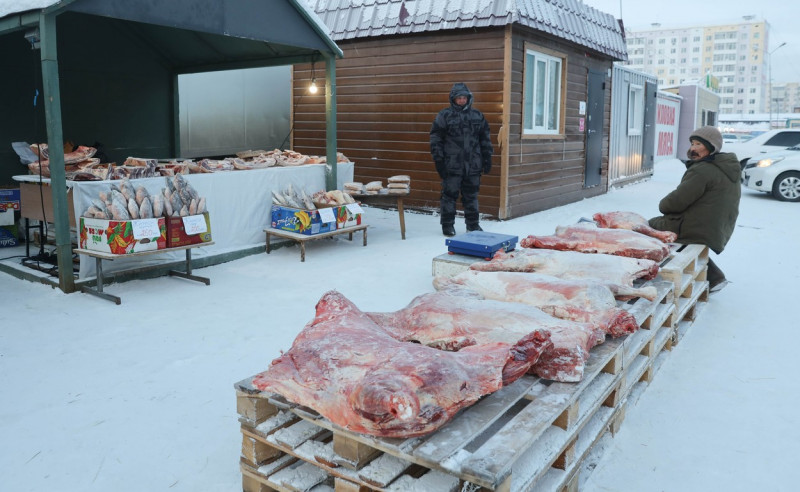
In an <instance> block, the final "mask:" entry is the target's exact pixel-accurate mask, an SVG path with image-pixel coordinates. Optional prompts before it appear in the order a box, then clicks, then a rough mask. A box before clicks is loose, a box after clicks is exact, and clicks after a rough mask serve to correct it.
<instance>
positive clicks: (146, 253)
mask: <svg viewBox="0 0 800 492" xmlns="http://www.w3.org/2000/svg"><path fill="white" fill-rule="evenodd" d="M213 245H214V241H209V242H207V243H198V244H189V245H186V246H175V247H173V248H164V249H156V250H153V251H137V252H136V253H128V254H124V255H118V254H114V253H106V252H105V251H93V250H91V249H83V248H75V249H73V252H74V253H78V254H81V255H86V256H91V257H92V258H100V259H103V260H117V259H119V258H134V257H137V256H152V255H158V254H162V253H171V252H173V251H182V250H186V249H193V248H200V247H203V246H213Z"/></svg>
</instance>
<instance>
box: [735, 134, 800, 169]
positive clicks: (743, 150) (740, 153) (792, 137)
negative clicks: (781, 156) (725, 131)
mask: <svg viewBox="0 0 800 492" xmlns="http://www.w3.org/2000/svg"><path fill="white" fill-rule="evenodd" d="M795 145H800V128H780V129H777V130H770V131H768V132H764V133H762V134H761V135H758V136H755V137H753V138H751V139H750V140H748V141H746V142H737V143H724V140H723V145H722V152H733V153H734V154H736V157H737V158H738V159H739V162H740V163H741V165H742V169H744V166H745V164H747V161H748V160H750V159H751V158H753V157H756V158H758V157H760V156H761V155H762V154H766V153H769V152H774V151H776V150H783V149H786V148H788V147H794V146H795Z"/></svg>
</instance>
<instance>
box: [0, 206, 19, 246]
mask: <svg viewBox="0 0 800 492" xmlns="http://www.w3.org/2000/svg"><path fill="white" fill-rule="evenodd" d="M6 213H9V214H13V213H14V212H11V211H9V212H6ZM12 246H19V239H17V226H16V225H6V226H0V248H10V247H12Z"/></svg>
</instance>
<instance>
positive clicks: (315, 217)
mask: <svg viewBox="0 0 800 492" xmlns="http://www.w3.org/2000/svg"><path fill="white" fill-rule="evenodd" d="M333 215H334V216H336V211H335V210H334V214H333ZM270 226H271V227H272V228H273V229H280V230H282V231H290V232H296V233H298V234H305V235H307V236H311V235H313V234H320V233H323V232H330V231H335V230H336V221H333V222H322V218H321V217H320V214H319V211H318V210H303V209H300V208H292V207H283V206H280V205H273V206H272V222H271V224H270Z"/></svg>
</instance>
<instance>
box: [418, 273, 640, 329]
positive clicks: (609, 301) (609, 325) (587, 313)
mask: <svg viewBox="0 0 800 492" xmlns="http://www.w3.org/2000/svg"><path fill="white" fill-rule="evenodd" d="M433 285H434V287H436V289H437V290H445V289H449V288H458V287H459V286H461V287H463V288H465V289H469V290H472V291H475V292H477V293H478V294H480V295H482V296H483V297H485V298H487V299H495V300H498V301H510V302H521V303H524V304H528V305H530V306H534V307H538V308H539V309H541V310H542V311H544V312H545V313H547V314H550V315H552V316H555V317H556V318H561V319H568V320H570V321H579V322H586V323H593V324H595V325H596V326H598V327H600V328H601V329H602V330H603V331H605V332H606V333H607V334H609V335H611V336H614V337H617V336H621V335H625V334H628V333H633V332H634V331H636V330H638V329H639V325H638V323H637V322H636V318H634V317H633V315H632V314H631V313H629V312H628V311H625V310H624V309H620V308H618V307H617V303H616V299H615V298H614V294H613V292H612V291H611V289H609V288H608V287H606V286H604V285H601V284H598V283H597V282H592V281H591V280H565V279H560V278H557V277H553V276H550V275H542V274H538V273H522V272H477V271H474V270H468V271H466V272H463V273H460V274H458V275H456V276H455V277H452V278H445V277H435V278H434V279H433Z"/></svg>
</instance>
